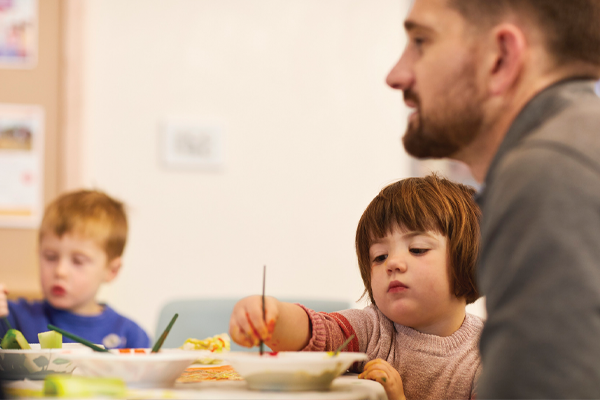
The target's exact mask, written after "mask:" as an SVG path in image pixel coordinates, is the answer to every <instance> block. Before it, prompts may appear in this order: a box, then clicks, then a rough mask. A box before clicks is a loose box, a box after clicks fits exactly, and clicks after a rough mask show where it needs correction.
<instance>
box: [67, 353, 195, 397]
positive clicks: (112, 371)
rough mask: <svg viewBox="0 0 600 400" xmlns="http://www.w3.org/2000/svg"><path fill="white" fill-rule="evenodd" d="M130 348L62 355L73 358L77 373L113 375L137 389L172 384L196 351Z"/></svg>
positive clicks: (189, 363) (190, 361)
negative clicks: (158, 350) (131, 350)
mask: <svg viewBox="0 0 600 400" xmlns="http://www.w3.org/2000/svg"><path fill="white" fill-rule="evenodd" d="M133 350H134V351H133V352H129V353H123V352H120V351H119V350H110V352H109V353H99V352H93V353H88V354H68V355H65V358H68V359H69V360H71V361H73V363H74V364H75V365H76V366H77V371H78V374H83V375H85V376H95V377H117V378H121V379H123V381H125V383H126V384H127V385H128V386H131V387H137V388H155V387H169V386H172V385H173V384H174V383H175V380H176V379H177V378H178V377H179V376H180V375H181V373H182V372H183V371H184V370H185V369H186V368H187V367H188V366H190V365H191V364H192V363H193V362H194V360H195V359H196V354H195V353H194V352H190V351H169V350H164V351H163V350H161V351H160V352H158V353H151V352H150V351H151V349H133Z"/></svg>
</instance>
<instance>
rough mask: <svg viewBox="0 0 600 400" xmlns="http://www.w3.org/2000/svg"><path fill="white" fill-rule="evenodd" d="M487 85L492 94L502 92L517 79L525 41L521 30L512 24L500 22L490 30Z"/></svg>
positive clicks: (521, 67) (521, 66) (524, 50)
mask: <svg viewBox="0 0 600 400" xmlns="http://www.w3.org/2000/svg"><path fill="white" fill-rule="evenodd" d="M491 35H492V41H493V45H492V46H491V52H490V56H491V58H490V61H491V62H490V64H489V70H488V74H489V81H488V82H489V87H488V89H489V90H490V93H491V94H493V95H497V94H502V93H504V92H506V91H508V90H510V88H511V87H513V86H514V84H515V83H516V82H517V81H518V79H519V76H520V74H521V72H522V70H523V65H524V61H525V57H526V51H527V41H526V38H525V34H524V33H523V31H522V30H521V29H520V28H519V27H518V26H517V25H514V24H509V23H505V24H500V25H498V26H496V27H495V28H494V29H493V30H492V32H491Z"/></svg>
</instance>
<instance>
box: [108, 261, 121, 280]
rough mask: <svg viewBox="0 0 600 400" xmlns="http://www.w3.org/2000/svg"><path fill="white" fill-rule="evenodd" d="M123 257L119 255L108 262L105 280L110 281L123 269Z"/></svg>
mask: <svg viewBox="0 0 600 400" xmlns="http://www.w3.org/2000/svg"><path fill="white" fill-rule="evenodd" d="M121 265H122V258H121V257H117V258H114V259H113V260H112V261H110V262H109V263H108V265H107V266H106V272H105V274H104V282H110V281H112V280H113V279H115V278H116V277H117V274H118V273H119V271H120V270H121Z"/></svg>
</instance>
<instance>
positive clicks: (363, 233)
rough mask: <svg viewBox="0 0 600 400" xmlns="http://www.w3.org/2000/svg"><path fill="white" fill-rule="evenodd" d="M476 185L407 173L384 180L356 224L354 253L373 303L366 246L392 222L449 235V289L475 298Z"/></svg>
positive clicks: (477, 211) (388, 227) (386, 232)
mask: <svg viewBox="0 0 600 400" xmlns="http://www.w3.org/2000/svg"><path fill="white" fill-rule="evenodd" d="M474 194H475V189H473V188H471V187H469V186H466V185H463V184H460V183H456V182H452V181H450V180H448V179H445V178H441V177H439V176H438V175H436V174H432V175H429V176H426V177H424V178H407V179H403V180H401V181H398V182H395V183H392V184H391V185H388V186H386V187H385V188H383V190H381V192H379V194H378V195H377V196H376V197H375V198H374V199H373V201H371V203H370V204H369V206H368V207H367V209H366V210H365V212H364V213H363V215H362V217H361V218H360V221H359V223H358V228H357V229H356V255H357V256H358V265H359V268H360V273H361V276H362V279H363V283H364V285H365V291H364V292H363V297H364V296H365V295H366V294H367V293H368V294H369V298H370V300H371V302H372V303H373V304H375V299H374V298H373V290H372V288H371V259H370V255H369V249H370V248H371V245H372V244H373V241H374V240H377V239H380V238H382V237H384V236H385V235H387V234H388V233H389V232H391V231H392V230H393V229H394V228H395V227H400V228H405V229H408V230H410V231H423V232H425V231H434V232H438V233H439V234H441V235H444V236H445V237H446V238H447V240H448V261H449V268H448V270H449V271H448V274H449V279H450V286H451V287H450V290H451V291H452V292H453V293H454V295H455V296H456V297H457V298H462V297H464V298H465V299H466V301H467V304H470V303H472V302H474V301H475V300H477V299H478V298H479V291H478V290H477V285H476V278H475V269H476V264H477V257H478V255H479V240H480V238H479V235H480V233H479V220H480V217H481V211H480V210H479V206H477V204H476V203H475V200H474V199H473V195H474Z"/></svg>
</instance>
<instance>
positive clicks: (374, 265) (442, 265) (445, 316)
mask: <svg viewBox="0 0 600 400" xmlns="http://www.w3.org/2000/svg"><path fill="white" fill-rule="evenodd" d="M369 256H370V260H371V288H372V290H373V297H374V299H375V302H376V303H377V307H378V308H379V309H380V310H381V312H382V313H383V314H385V315H386V316H387V317H388V318H389V319H391V320H392V321H394V322H396V323H399V324H401V325H405V326H409V327H411V328H414V329H416V330H418V331H420V332H423V333H429V334H433V335H437V336H449V335H451V334H452V333H454V332H455V331H456V330H457V329H458V328H460V326H461V324H462V322H463V320H464V318H465V307H466V301H465V299H464V298H461V299H459V298H457V297H456V296H454V294H452V292H451V291H450V279H449V274H448V249H447V240H446V237H445V236H443V235H441V234H439V233H437V232H433V231H427V232H412V231H407V230H404V229H400V228H396V229H394V230H393V231H392V232H391V233H389V234H388V235H387V236H385V237H383V238H381V239H379V240H377V241H375V242H373V244H372V245H371V248H370V249H369Z"/></svg>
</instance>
